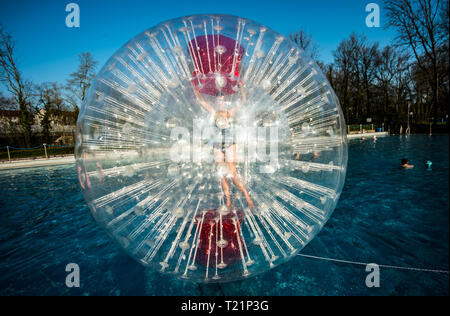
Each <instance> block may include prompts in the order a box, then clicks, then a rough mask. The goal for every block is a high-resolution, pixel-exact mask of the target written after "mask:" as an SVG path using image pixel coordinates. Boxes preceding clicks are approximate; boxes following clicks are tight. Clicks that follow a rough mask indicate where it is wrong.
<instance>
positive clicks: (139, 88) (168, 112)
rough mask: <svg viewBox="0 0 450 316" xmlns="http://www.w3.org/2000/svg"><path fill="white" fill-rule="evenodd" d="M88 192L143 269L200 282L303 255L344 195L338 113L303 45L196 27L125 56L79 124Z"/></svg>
mask: <svg viewBox="0 0 450 316" xmlns="http://www.w3.org/2000/svg"><path fill="white" fill-rule="evenodd" d="M76 136H77V141H76V150H75V151H76V162H77V171H78V177H79V181H80V186H81V189H82V191H83V194H84V197H85V199H86V201H87V202H88V205H89V207H90V209H91V211H92V214H93V216H94V217H95V219H96V220H97V221H98V223H99V224H100V225H101V226H102V227H104V228H105V229H106V231H107V232H108V234H110V236H111V237H112V238H113V239H114V240H116V241H117V242H118V243H119V244H120V246H121V247H123V249H124V250H125V251H126V252H127V253H128V254H129V255H130V256H132V257H133V258H134V259H136V260H137V261H139V262H140V263H142V264H144V265H145V266H151V267H153V268H154V269H156V270H159V271H161V272H164V273H168V274H172V275H174V276H176V277H180V278H184V279H187V280H192V281H196V282H225V281H232V280H237V279H242V278H246V277H249V276H252V275H255V274H257V273H260V272H264V271H267V270H269V269H270V268H272V267H274V266H276V265H278V264H280V263H282V262H285V261H287V260H289V259H290V258H292V257H293V256H295V255H296V254H297V253H298V252H299V251H300V250H301V249H302V248H303V247H304V246H305V245H306V244H307V243H308V242H309V241H310V240H311V239H312V238H314V236H315V235H316V234H317V233H318V232H319V231H320V229H321V228H322V227H323V225H324V224H325V223H326V221H327V220H328V218H329V217H330V215H331V213H332V212H333V210H334V208H335V206H336V203H337V201H338V199H339V195H340V193H341V191H342V187H343V183H344V179H345V172H346V165H347V140H346V134H345V123H344V119H343V115H342V112H341V109H340V106H339V102H338V100H337V98H336V95H335V94H334V92H333V90H332V88H331V87H330V84H329V83H328V81H327V79H326V78H325V76H324V75H323V74H322V73H321V71H320V69H319V68H318V67H317V66H316V64H315V63H314V62H313V61H312V60H311V59H310V58H308V57H307V56H306V55H305V54H304V52H302V51H301V50H300V49H299V48H298V47H297V46H296V45H295V44H294V43H293V42H292V41H290V40H288V39H286V38H285V37H284V36H282V35H280V34H278V33H276V32H274V31H272V30H270V29H268V28H267V27H264V26H263V25H260V24H258V23H255V22H253V21H250V20H247V19H243V18H238V17H234V16H226V15H195V16H189V17H183V18H179V19H174V20H170V21H167V22H164V23H161V24H159V25H157V26H155V27H153V28H150V29H149V30H147V31H145V32H143V33H141V34H139V35H137V36H136V37H134V38H133V39H131V40H130V41H129V42H128V43H126V44H125V45H124V46H123V47H122V48H121V49H119V50H118V51H117V52H116V53H115V54H114V55H113V56H112V57H111V58H110V59H109V61H108V62H107V63H106V64H105V66H104V67H103V68H102V70H101V71H100V73H99V74H98V75H97V77H96V79H95V80H94V82H93V84H92V86H91V88H90V91H89V94H88V96H87V99H86V102H85V103H84V105H83V106H82V108H81V112H80V116H79V118H78V122H77V135H76Z"/></svg>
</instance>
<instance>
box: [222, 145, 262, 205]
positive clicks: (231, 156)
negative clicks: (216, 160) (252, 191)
mask: <svg viewBox="0 0 450 316" xmlns="http://www.w3.org/2000/svg"><path fill="white" fill-rule="evenodd" d="M227 153H228V154H227V165H228V170H229V171H230V173H231V175H232V177H233V183H234V185H235V186H236V187H237V188H238V189H239V190H241V192H242V193H243V194H244V196H245V199H246V200H247V204H248V206H249V207H251V208H253V207H255V204H254V203H253V201H252V199H251V197H250V195H249V194H248V192H247V189H246V188H245V185H244V184H243V183H242V181H241V180H239V178H238V175H237V170H236V145H232V146H230V147H228V149H227Z"/></svg>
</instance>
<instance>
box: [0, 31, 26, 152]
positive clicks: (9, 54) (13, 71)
mask: <svg viewBox="0 0 450 316" xmlns="http://www.w3.org/2000/svg"><path fill="white" fill-rule="evenodd" d="M0 82H2V83H3V84H4V86H5V87H6V89H7V90H8V92H9V93H11V95H12V96H13V98H14V101H15V102H16V103H17V105H18V108H19V111H20V125H21V127H22V133H23V137H24V142H25V146H27V147H29V146H30V144H31V123H32V113H31V110H30V109H31V104H30V100H29V98H30V94H31V92H30V91H31V83H29V82H27V81H25V80H24V78H23V77H22V74H21V72H20V71H19V69H18V68H17V61H16V58H15V53H14V43H13V41H12V38H11V35H9V34H8V33H6V32H5V31H4V29H3V27H2V26H1V25H0Z"/></svg>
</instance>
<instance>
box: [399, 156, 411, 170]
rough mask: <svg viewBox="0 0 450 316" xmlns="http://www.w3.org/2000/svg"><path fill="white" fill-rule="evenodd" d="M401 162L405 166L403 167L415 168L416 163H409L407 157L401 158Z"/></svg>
mask: <svg viewBox="0 0 450 316" xmlns="http://www.w3.org/2000/svg"><path fill="white" fill-rule="evenodd" d="M401 164H402V167H403V168H406V169H410V168H414V165H410V164H409V160H408V159H406V158H403V159H402V160H401Z"/></svg>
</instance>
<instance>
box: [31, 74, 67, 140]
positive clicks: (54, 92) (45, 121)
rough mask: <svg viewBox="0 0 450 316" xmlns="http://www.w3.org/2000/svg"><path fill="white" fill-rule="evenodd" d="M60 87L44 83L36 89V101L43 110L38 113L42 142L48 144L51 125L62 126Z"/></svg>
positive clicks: (55, 84)
mask: <svg viewBox="0 0 450 316" xmlns="http://www.w3.org/2000/svg"><path fill="white" fill-rule="evenodd" d="M61 89H62V88H61V87H60V86H59V85H58V83H56V82H46V83H43V84H41V85H40V86H38V87H37V88H36V90H37V95H38V96H37V99H38V100H37V101H38V104H39V105H40V107H41V108H42V109H43V111H42V112H39V115H40V117H41V126H42V133H43V136H44V141H45V142H47V143H49V142H50V141H51V138H50V130H51V128H52V123H56V124H59V125H63V124H64V122H63V120H64V118H63V106H64V103H63V98H62V93H61Z"/></svg>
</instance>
